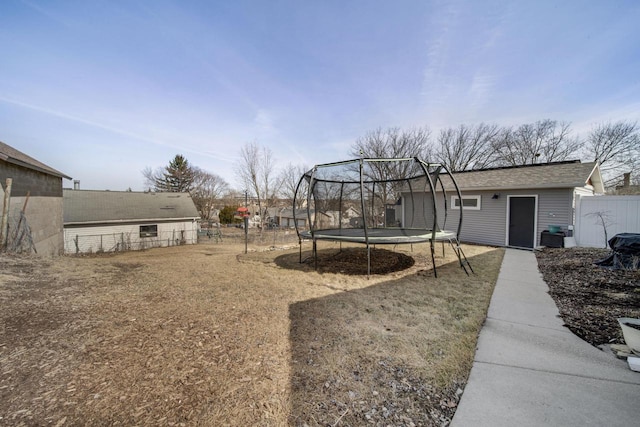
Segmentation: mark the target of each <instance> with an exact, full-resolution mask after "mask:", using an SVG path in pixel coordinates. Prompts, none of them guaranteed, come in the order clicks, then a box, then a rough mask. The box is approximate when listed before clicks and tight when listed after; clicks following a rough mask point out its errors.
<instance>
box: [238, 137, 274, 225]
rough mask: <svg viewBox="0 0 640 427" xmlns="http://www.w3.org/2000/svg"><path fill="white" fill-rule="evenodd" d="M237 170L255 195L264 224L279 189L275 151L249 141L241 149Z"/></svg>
mask: <svg viewBox="0 0 640 427" xmlns="http://www.w3.org/2000/svg"><path fill="white" fill-rule="evenodd" d="M235 171H236V174H237V176H238V178H239V179H240V181H242V183H243V185H244V187H245V189H246V190H248V191H249V192H251V193H253V194H254V195H255V197H256V201H257V202H258V211H259V214H260V225H261V227H262V226H264V219H265V217H266V214H267V211H268V209H269V207H270V205H271V204H272V203H273V201H274V200H275V198H276V195H277V194H278V190H279V188H278V184H279V182H278V179H277V176H276V173H275V163H274V160H273V153H272V152H271V150H270V149H268V148H267V147H260V146H259V145H258V144H257V143H247V144H245V145H244V146H243V147H242V148H241V149H240V160H239V161H238V162H237V164H236V168H235Z"/></svg>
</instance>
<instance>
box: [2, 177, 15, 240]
mask: <svg viewBox="0 0 640 427" xmlns="http://www.w3.org/2000/svg"><path fill="white" fill-rule="evenodd" d="M12 183H13V179H11V178H7V185H6V186H5V188H4V204H3V207H2V220H1V221H0V249H4V248H6V247H7V238H8V237H9V201H10V200H11V184H12Z"/></svg>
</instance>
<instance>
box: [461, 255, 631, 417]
mask: <svg viewBox="0 0 640 427" xmlns="http://www.w3.org/2000/svg"><path fill="white" fill-rule="evenodd" d="M548 290H549V288H548V287H547V285H546V284H545V283H544V281H543V280H542V277H541V275H540V273H539V272H538V267H537V262H536V259H535V255H534V254H533V253H532V252H529V251H521V250H516V249H507V251H506V253H505V257H504V261H503V262H502V268H501V270H500V275H499V276H498V282H497V283H496V288H495V291H494V293H493V297H492V298H491V304H490V306H489V312H488V315H487V320H486V322H485V324H484V326H483V328H482V331H481V332H480V337H479V340H478V348H477V350H476V355H475V359H474V362H473V368H472V369H471V374H470V376H469V382H468V384H467V386H466V388H465V390H464V394H463V395H462V399H461V400H460V404H459V405H458V410H457V412H456V414H455V416H454V418H453V421H452V423H451V425H452V426H453V427H472V426H473V427H478V426H491V427H499V426H509V427H512V426H519V427H525V426H536V427H538V426H581V427H582V426H640V373H639V372H633V371H631V370H630V369H629V367H628V365H627V363H626V361H622V360H619V359H617V358H615V357H614V356H613V355H611V354H609V353H605V352H603V351H600V350H598V349H597V348H595V347H593V346H591V345H590V344H588V343H586V342H584V341H582V340H581V339H580V338H578V337H577V336H575V335H574V334H573V333H572V332H571V331H569V329H567V328H565V327H563V326H562V325H563V322H562V319H561V318H560V317H559V314H558V309H557V307H556V305H555V303H554V301H553V299H552V298H551V297H550V296H549V294H548Z"/></svg>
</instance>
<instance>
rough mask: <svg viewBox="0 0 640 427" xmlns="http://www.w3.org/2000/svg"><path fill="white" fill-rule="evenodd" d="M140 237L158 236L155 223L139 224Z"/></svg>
mask: <svg viewBox="0 0 640 427" xmlns="http://www.w3.org/2000/svg"><path fill="white" fill-rule="evenodd" d="M140 237H158V226H157V225H141V226H140Z"/></svg>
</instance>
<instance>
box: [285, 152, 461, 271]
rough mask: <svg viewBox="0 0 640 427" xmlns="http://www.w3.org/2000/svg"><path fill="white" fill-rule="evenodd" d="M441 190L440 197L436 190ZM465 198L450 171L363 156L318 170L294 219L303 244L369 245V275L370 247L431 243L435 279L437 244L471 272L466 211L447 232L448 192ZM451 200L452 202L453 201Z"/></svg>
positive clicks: (306, 182) (308, 177)
mask: <svg viewBox="0 0 640 427" xmlns="http://www.w3.org/2000/svg"><path fill="white" fill-rule="evenodd" d="M437 189H439V193H438V192H437ZM448 192H449V193H451V194H453V195H454V197H457V200H458V201H460V200H462V194H461V192H460V189H459V187H458V185H457V183H456V181H455V179H454V178H453V176H452V175H451V173H450V172H449V171H448V170H447V168H446V167H445V166H444V165H442V164H439V163H428V162H424V161H422V160H420V159H419V158H417V157H410V158H394V159H383V158H359V159H352V160H346V161H342V162H335V163H326V164H320V165H316V166H314V167H313V168H312V169H310V170H309V171H307V172H305V173H304V174H303V176H302V177H301V178H300V180H299V181H298V185H297V187H296V192H295V195H294V199H293V203H294V210H293V218H294V224H295V227H296V232H297V234H298V241H299V245H300V262H302V242H303V241H304V240H311V241H312V242H313V251H312V255H313V257H314V259H315V260H316V265H317V254H318V253H317V242H318V241H320V240H324V241H334V242H340V243H342V242H351V243H360V244H364V245H366V248H367V274H368V275H369V274H370V272H371V253H370V247H371V246H375V245H398V244H414V243H427V242H428V243H429V244H430V249H431V261H432V265H433V272H434V275H435V277H437V270H436V263H435V249H434V243H435V242H438V241H441V242H442V243H443V253H444V245H445V242H448V243H449V244H450V245H451V247H452V248H453V250H454V252H455V254H456V256H457V258H458V261H459V263H460V267H462V268H463V269H464V271H465V272H466V273H467V274H469V271H468V270H467V268H468V269H469V270H470V271H471V272H473V269H472V268H471V265H470V264H469V261H468V260H467V258H466V256H465V255H464V252H463V251H462V248H461V247H460V231H461V228H462V210H461V209H458V210H457V211H456V213H455V215H453V216H455V218H454V219H455V220H457V221H456V222H457V224H456V227H455V231H452V230H448V229H447V228H446V225H447V219H448V203H447V197H448V196H447V193H448ZM452 200H453V199H452Z"/></svg>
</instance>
